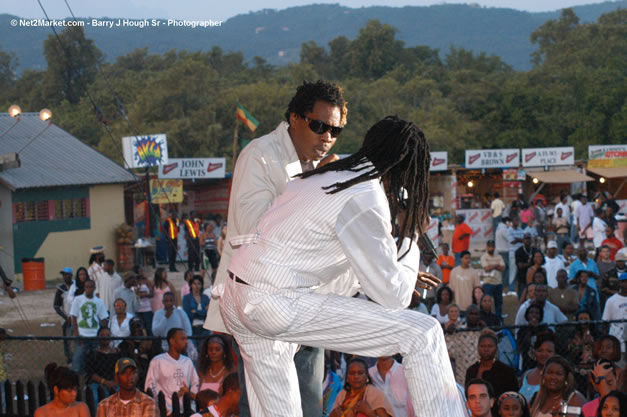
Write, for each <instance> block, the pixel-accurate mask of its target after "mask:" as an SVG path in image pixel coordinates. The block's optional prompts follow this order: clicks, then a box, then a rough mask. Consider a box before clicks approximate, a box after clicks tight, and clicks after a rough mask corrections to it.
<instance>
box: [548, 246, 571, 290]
mask: <svg viewBox="0 0 627 417" xmlns="http://www.w3.org/2000/svg"><path fill="white" fill-rule="evenodd" d="M546 248H547V251H546V257H545V258H544V270H545V271H546V281H547V284H548V285H549V288H557V271H559V270H563V269H565V268H566V266H565V265H564V261H562V259H560V257H559V256H557V242H556V241H554V240H551V241H549V242H548V243H547V244H546Z"/></svg>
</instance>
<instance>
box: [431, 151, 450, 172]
mask: <svg viewBox="0 0 627 417" xmlns="http://www.w3.org/2000/svg"><path fill="white" fill-rule="evenodd" d="M447 169H448V152H431V166H430V167H429V171H446V170H447Z"/></svg>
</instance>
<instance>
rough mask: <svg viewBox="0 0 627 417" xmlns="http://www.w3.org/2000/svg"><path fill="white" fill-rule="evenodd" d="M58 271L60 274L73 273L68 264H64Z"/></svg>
mask: <svg viewBox="0 0 627 417" xmlns="http://www.w3.org/2000/svg"><path fill="white" fill-rule="evenodd" d="M59 272H61V273H62V274H70V275H72V274H74V271H73V270H72V268H70V267H69V266H66V267H65V268H63V269H62V270H61V271H59Z"/></svg>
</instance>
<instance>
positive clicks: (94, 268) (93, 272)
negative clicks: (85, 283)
mask: <svg viewBox="0 0 627 417" xmlns="http://www.w3.org/2000/svg"><path fill="white" fill-rule="evenodd" d="M89 254H90V255H89V262H88V264H89V267H88V268H87V273H88V274H89V279H91V280H92V281H94V282H95V283H96V296H98V294H99V290H100V289H99V288H98V284H99V282H100V275H101V274H103V273H104V261H105V253H104V246H94V247H93V248H91V249H90V250H89Z"/></svg>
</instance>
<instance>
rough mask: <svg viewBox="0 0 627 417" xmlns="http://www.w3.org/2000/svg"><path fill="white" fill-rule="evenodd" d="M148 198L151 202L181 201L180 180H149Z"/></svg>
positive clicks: (181, 184)
mask: <svg viewBox="0 0 627 417" xmlns="http://www.w3.org/2000/svg"><path fill="white" fill-rule="evenodd" d="M150 198H151V199H152V203H153V204H170V203H182V202H183V181H182V180H158V179H152V180H150Z"/></svg>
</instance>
